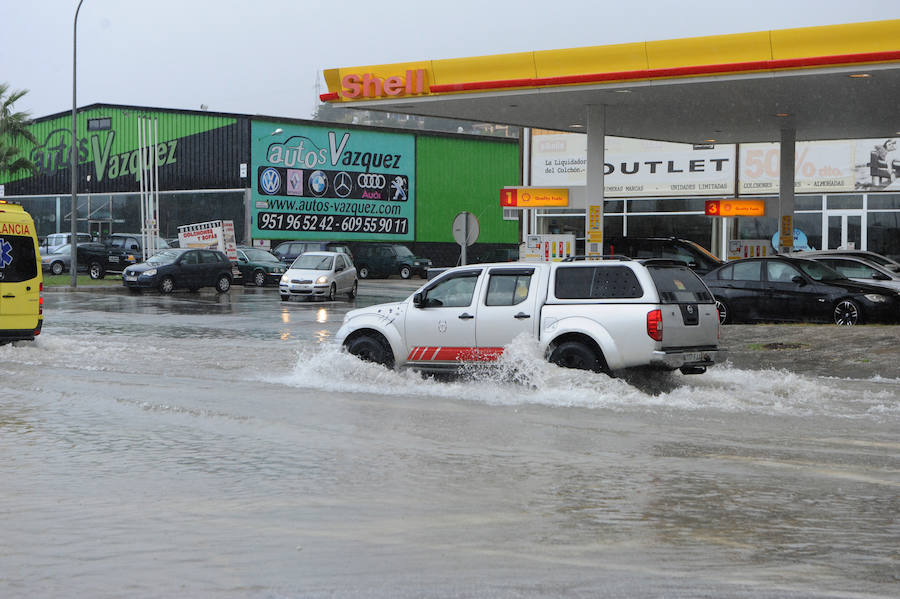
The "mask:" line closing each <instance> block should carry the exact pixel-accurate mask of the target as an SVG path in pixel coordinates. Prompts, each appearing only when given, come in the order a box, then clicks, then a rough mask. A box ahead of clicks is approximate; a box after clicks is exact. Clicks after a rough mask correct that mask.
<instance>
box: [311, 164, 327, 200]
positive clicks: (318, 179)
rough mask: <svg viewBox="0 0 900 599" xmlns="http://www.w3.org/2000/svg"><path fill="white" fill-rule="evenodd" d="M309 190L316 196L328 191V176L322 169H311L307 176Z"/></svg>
mask: <svg viewBox="0 0 900 599" xmlns="http://www.w3.org/2000/svg"><path fill="white" fill-rule="evenodd" d="M309 190H310V191H311V192H312V194H313V195H314V196H316V197H317V198H321V197H322V196H323V195H325V192H326V191H328V176H327V175H326V174H325V173H323V172H322V171H313V174H311V175H310V176H309Z"/></svg>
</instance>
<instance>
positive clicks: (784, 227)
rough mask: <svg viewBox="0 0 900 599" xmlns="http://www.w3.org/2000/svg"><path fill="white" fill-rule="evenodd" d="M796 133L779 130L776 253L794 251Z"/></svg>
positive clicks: (793, 130)
mask: <svg viewBox="0 0 900 599" xmlns="http://www.w3.org/2000/svg"><path fill="white" fill-rule="evenodd" d="M796 145H797V131H796V130H795V129H782V130H781V164H780V167H781V168H780V171H779V182H778V252H779V253H781V254H790V253H791V252H792V251H794V179H795V178H796V177H795V172H794V169H795V164H796V162H795V156H796V153H797V150H796Z"/></svg>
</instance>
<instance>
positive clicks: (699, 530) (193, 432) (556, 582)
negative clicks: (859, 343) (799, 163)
mask: <svg viewBox="0 0 900 599" xmlns="http://www.w3.org/2000/svg"><path fill="white" fill-rule="evenodd" d="M45 296H46V306H45V319H46V320H45V322H46V324H45V327H44V332H43V334H42V335H40V337H39V338H38V339H37V341H36V342H35V343H33V344H17V345H7V346H2V347H0V455H2V460H0V597H4V598H8V597H29V598H30V597H91V598H94V597H97V598H102V597H200V598H207V597H209V598H232V597H234V598H239V597H240V598H243V597H251V598H282V597H316V598H318V597H498V598H506V597H516V598H518V597H609V596H621V597H632V596H641V597H698V596H704V597H854V598H860V597H884V598H887V597H891V598H893V597H897V596H898V595H900V541H898V539H900V435H898V433H900V378H890V377H876V378H871V377H869V378H865V379H852V378H820V377H815V376H809V375H804V374H803V373H792V372H789V371H787V370H772V369H769V370H762V371H755V370H741V369H738V368H735V367H731V366H728V365H721V366H717V367H715V368H713V369H711V370H710V371H709V372H708V373H706V374H705V375H699V376H687V377H685V376H682V375H680V374H675V375H670V376H657V377H653V378H652V379H649V380H648V379H647V378H645V377H641V378H639V379H638V380H623V379H610V378H608V377H605V376H603V375H597V374H593V373H585V372H575V371H567V370H563V369H559V368H556V367H555V366H551V365H549V364H547V363H545V362H544V361H543V360H541V359H540V356H538V355H537V353H536V351H535V350H534V347H533V346H532V345H531V344H530V343H528V342H527V341H526V340H518V341H517V342H516V343H515V344H513V346H512V347H511V348H510V350H509V351H508V352H507V355H506V357H505V358H504V359H503V360H502V361H501V363H500V364H498V365H495V366H493V367H490V368H485V369H477V370H474V371H472V372H470V373H467V375H466V376H465V377H462V378H458V379H450V380H433V379H429V378H423V377H422V376H420V375H417V374H415V373H410V372H400V373H397V372H391V371H386V370H384V369H382V368H380V367H378V366H374V365H372V364H366V363H362V362H359V361H358V360H356V359H354V358H352V357H350V356H347V355H345V354H342V353H341V352H340V351H338V349H337V348H336V347H335V344H334V341H333V335H334V333H335V331H336V330H337V328H338V326H339V324H340V321H341V319H342V317H343V314H344V313H345V312H346V310H347V309H348V308H349V307H352V306H353V304H348V303H347V302H334V303H318V304H316V303H295V302H291V303H287V304H285V303H282V302H280V301H279V300H278V296H277V293H276V292H275V291H274V290H256V289H247V290H243V289H241V288H236V289H234V290H233V291H232V293H230V294H226V295H224V296H217V295H215V294H213V293H199V294H190V293H183V294H182V293H176V294H175V295H173V296H169V297H160V296H159V295H155V294H145V295H141V296H132V295H125V294H103V293H88V292H78V293H52V292H50V293H45ZM374 301H376V300H375V298H373V297H371V296H367V295H365V293H363V294H362V295H361V296H360V297H359V298H358V299H357V300H356V302H357V303H356V305H363V304H365V303H372V302H374ZM726 331H727V328H726Z"/></svg>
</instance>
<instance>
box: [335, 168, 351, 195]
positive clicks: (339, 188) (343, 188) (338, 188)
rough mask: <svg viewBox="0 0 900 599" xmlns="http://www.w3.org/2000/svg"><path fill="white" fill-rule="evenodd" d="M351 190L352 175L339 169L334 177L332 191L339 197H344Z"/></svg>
mask: <svg viewBox="0 0 900 599" xmlns="http://www.w3.org/2000/svg"><path fill="white" fill-rule="evenodd" d="M351 191H353V177H351V176H350V175H348V174H347V173H345V172H343V171H341V172H340V173H338V174H337V176H335V178H334V193H335V194H337V196H338V197H339V198H346V197H347V196H348V195H350V192H351Z"/></svg>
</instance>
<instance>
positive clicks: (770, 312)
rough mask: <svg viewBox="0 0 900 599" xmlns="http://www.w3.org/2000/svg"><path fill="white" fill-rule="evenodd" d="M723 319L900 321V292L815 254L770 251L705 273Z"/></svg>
mask: <svg viewBox="0 0 900 599" xmlns="http://www.w3.org/2000/svg"><path fill="white" fill-rule="evenodd" d="M703 282H704V283H706V286H707V287H709V290H710V291H711V292H712V294H713V295H714V296H715V298H716V306H717V307H718V309H719V322H721V323H722V324H726V323H730V322H752V321H766V322H803V321H808V322H833V323H835V324H839V325H855V324H862V323H866V322H869V323H875V322H881V323H894V322H898V321H900V294H898V293H897V292H896V291H894V290H891V289H886V288H884V287H878V286H875V285H870V284H867V283H859V282H856V281H851V280H850V279H847V278H845V277H844V276H843V275H841V274H840V273H838V272H837V271H835V270H832V269H830V268H828V267H827V266H825V265H824V264H821V263H819V262H815V261H813V260H804V259H800V258H788V257H785V256H770V257H768V258H747V259H745V260H735V261H734V262H729V263H727V264H725V265H724V266H721V267H720V268H717V269H716V270H713V271H711V272H709V273H707V274H706V275H704V276H703Z"/></svg>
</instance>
